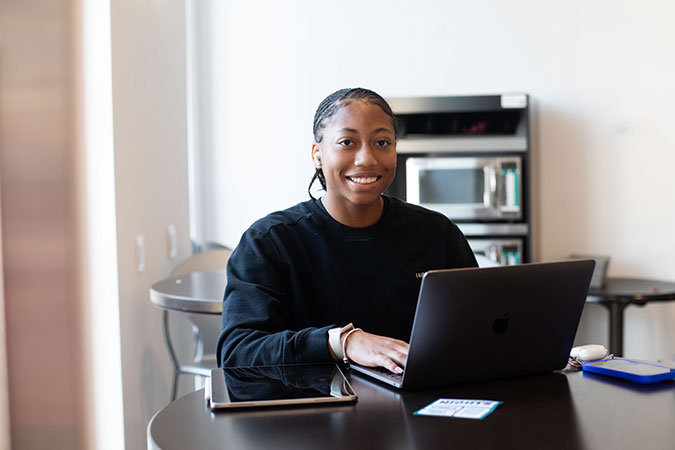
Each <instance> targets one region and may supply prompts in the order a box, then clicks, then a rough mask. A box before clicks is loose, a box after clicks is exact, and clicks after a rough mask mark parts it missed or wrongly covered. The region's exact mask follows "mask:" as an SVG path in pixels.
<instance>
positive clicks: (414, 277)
mask: <svg viewBox="0 0 675 450" xmlns="http://www.w3.org/2000/svg"><path fill="white" fill-rule="evenodd" d="M383 199H384V207H383V211H382V216H381V217H380V219H379V221H378V222H377V223H375V224H374V225H372V226H369V227H364V228H352V227H348V226H346V225H343V224H341V223H339V222H337V221H336V220H335V219H333V218H332V217H331V216H330V214H329V213H328V212H327V211H326V210H325V208H324V207H323V205H322V203H321V200H320V199H317V200H308V201H306V202H303V203H299V204H297V205H295V206H293V207H291V208H289V209H286V210H284V211H278V212H275V213H272V214H270V215H268V216H266V217H264V218H262V219H260V220H258V221H257V222H255V223H254V224H253V225H251V227H250V228H249V229H248V230H247V231H246V232H244V234H243V236H242V237H241V240H240V242H239V244H238V245H237V247H236V248H235V250H234V252H233V253H232V255H231V257H230V259H229V261H228V264H227V286H226V289H225V296H224V299H223V316H222V325H223V326H222V332H221V334H220V337H219V340H218V347H217V352H216V354H217V356H218V365H219V366H221V367H222V366H229V367H233V366H258V365H276V364H292V363H308V362H322V361H331V355H330V351H329V346H328V330H329V329H331V328H335V327H338V326H343V325H345V324H347V323H349V322H353V323H354V325H355V326H356V327H359V328H362V329H363V330H364V331H367V332H369V333H373V334H377V335H382V336H387V337H392V338H396V339H400V340H403V341H406V342H408V341H409V339H410V332H411V329H412V323H413V319H414V315H415V308H416V306H417V297H418V294H419V288H420V284H421V278H420V277H421V274H422V273H424V272H425V271H428V270H432V269H449V268H458V267H475V266H476V265H477V264H476V259H475V258H474V255H473V252H472V251H471V248H470V247H469V245H468V243H467V242H466V239H465V238H464V236H463V235H462V233H461V231H460V230H459V229H458V228H457V226H456V225H455V224H454V223H452V222H451V221H450V220H449V219H448V218H446V217H445V216H443V215H442V214H439V213H437V212H434V211H430V210H428V209H425V208H422V207H419V206H416V205H411V204H409V203H406V202H403V201H401V200H398V199H396V198H393V197H387V196H383Z"/></svg>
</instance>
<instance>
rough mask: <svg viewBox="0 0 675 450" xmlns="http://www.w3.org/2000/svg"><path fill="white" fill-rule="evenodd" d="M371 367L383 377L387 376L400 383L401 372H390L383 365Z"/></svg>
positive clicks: (401, 378)
mask: <svg viewBox="0 0 675 450" xmlns="http://www.w3.org/2000/svg"><path fill="white" fill-rule="evenodd" d="M371 369H373V370H374V371H375V372H377V373H378V374H380V375H382V376H384V377H385V378H389V379H390V380H392V381H396V382H397V383H400V382H401V381H402V380H403V374H396V373H391V372H389V370H387V369H385V368H384V367H371Z"/></svg>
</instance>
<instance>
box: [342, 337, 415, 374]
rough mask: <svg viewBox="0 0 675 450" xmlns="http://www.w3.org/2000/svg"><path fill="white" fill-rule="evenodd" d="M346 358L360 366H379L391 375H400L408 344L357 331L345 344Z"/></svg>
mask: <svg viewBox="0 0 675 450" xmlns="http://www.w3.org/2000/svg"><path fill="white" fill-rule="evenodd" d="M345 352H346V354H347V357H348V358H349V359H350V360H352V361H354V362H355V363H357V364H361V365H362V366H369V367H376V366H381V367H384V368H385V369H387V370H389V371H391V372H393V373H399V374H400V373H402V372H403V369H402V367H404V366H405V362H406V359H407V358H408V344H407V343H406V342H403V341H400V340H398V339H392V338H388V337H384V336H378V335H375V334H370V333H366V332H365V331H362V330H359V331H357V332H354V333H352V334H350V335H349V337H348V338H347V341H346V342H345Z"/></svg>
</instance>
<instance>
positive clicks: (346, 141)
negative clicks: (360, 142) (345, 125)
mask: <svg viewBox="0 0 675 450" xmlns="http://www.w3.org/2000/svg"><path fill="white" fill-rule="evenodd" d="M338 143H339V144H340V145H342V146H343V147H348V146H350V145H352V144H353V141H352V140H351V139H343V140H341V141H340V142H338Z"/></svg>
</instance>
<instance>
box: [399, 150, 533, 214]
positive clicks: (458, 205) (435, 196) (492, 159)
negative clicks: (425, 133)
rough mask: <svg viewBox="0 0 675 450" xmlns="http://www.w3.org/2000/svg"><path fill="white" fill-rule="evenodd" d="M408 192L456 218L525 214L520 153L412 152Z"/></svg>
mask: <svg viewBox="0 0 675 450" xmlns="http://www.w3.org/2000/svg"><path fill="white" fill-rule="evenodd" d="M405 174H406V175H405V176H406V178H405V197H406V200H407V201H408V202H410V203H414V204H418V205H421V206H424V207H426V208H429V209H433V210H435V211H438V212H441V213H443V214H445V215H446V216H448V217H450V218H451V219H453V220H479V221H492V220H497V221H504V220H508V221H511V220H513V221H519V220H521V219H522V216H523V210H522V200H521V193H522V159H521V157H520V156H465V157H457V156H452V157H450V156H431V155H429V156H419V157H418V156H412V155H410V156H409V157H408V158H406V159H405Z"/></svg>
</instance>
